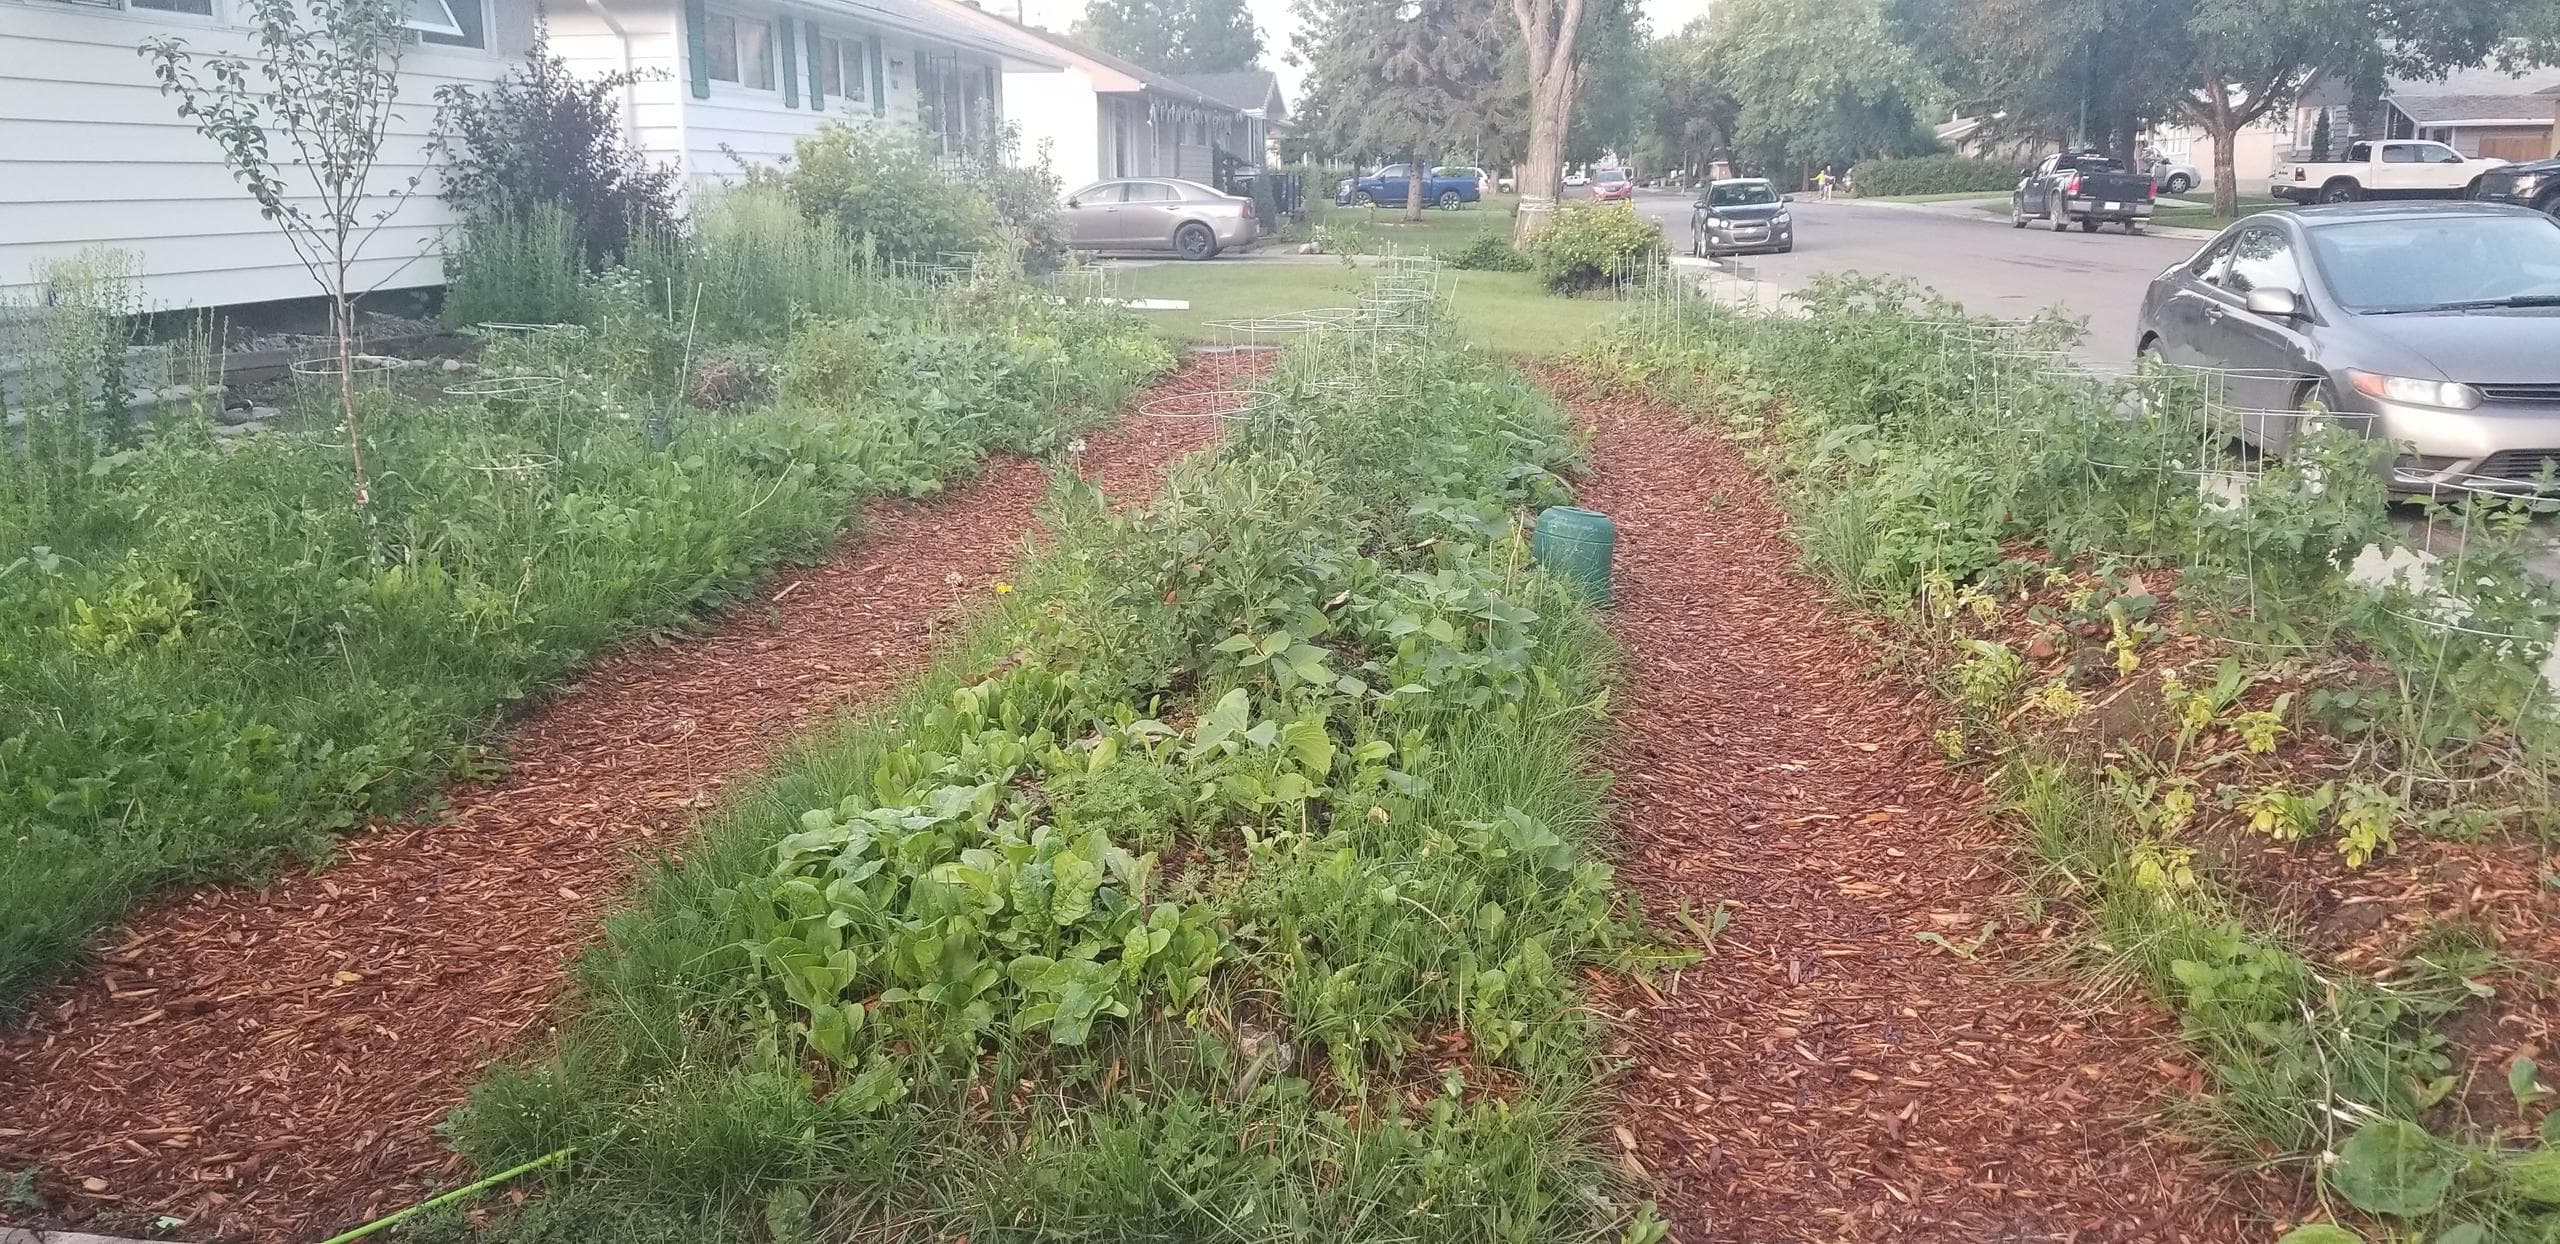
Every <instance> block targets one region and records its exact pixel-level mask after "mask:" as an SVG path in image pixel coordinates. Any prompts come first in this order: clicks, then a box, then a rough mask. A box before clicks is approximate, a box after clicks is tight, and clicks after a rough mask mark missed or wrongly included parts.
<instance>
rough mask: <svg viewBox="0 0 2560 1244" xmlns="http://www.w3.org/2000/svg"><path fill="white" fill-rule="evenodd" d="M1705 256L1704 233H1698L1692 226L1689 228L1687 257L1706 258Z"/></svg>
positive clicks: (1705, 241)
mask: <svg viewBox="0 0 2560 1244" xmlns="http://www.w3.org/2000/svg"><path fill="white" fill-rule="evenodd" d="M1706 257H1707V238H1706V235H1705V234H1702V233H1700V232H1698V231H1697V230H1696V229H1694V228H1693V229H1691V230H1689V258H1691V259H1704V258H1706Z"/></svg>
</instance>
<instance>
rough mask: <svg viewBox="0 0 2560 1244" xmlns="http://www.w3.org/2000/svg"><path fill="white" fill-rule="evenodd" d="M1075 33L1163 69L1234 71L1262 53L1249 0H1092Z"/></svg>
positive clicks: (1115, 53) (1167, 70) (1148, 65)
mask: <svg viewBox="0 0 2560 1244" xmlns="http://www.w3.org/2000/svg"><path fill="white" fill-rule="evenodd" d="M1075 33H1076V35H1077V37H1079V38H1081V39H1084V40H1085V41H1086V42H1088V43H1091V44H1093V45H1094V46H1095V47H1098V48H1101V49H1102V50H1103V51H1106V52H1109V53H1111V54H1112V55H1114V56H1120V57H1125V58H1127V59H1129V60H1133V61H1136V62H1137V63H1139V64H1141V65H1144V66H1146V67H1147V68H1149V69H1153V70H1155V71H1157V72H1158V73H1232V72H1235V71H1237V70H1243V69H1251V68H1253V66H1254V62H1255V61H1257V60H1259V59H1261V57H1262V35H1261V32H1260V31H1258V30H1256V29H1255V28H1254V24H1253V13H1252V11H1251V10H1249V9H1247V8H1246V7H1245V0H1092V4H1091V5H1090V6H1088V7H1087V8H1086V9H1085V14H1084V19H1083V20H1081V21H1079V22H1077V23H1076V26H1075Z"/></svg>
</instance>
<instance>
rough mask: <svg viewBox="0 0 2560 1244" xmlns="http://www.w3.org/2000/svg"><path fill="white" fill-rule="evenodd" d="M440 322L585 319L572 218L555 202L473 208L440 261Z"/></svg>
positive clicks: (583, 275)
mask: <svg viewBox="0 0 2560 1244" xmlns="http://www.w3.org/2000/svg"><path fill="white" fill-rule="evenodd" d="M444 280H445V288H444V322H445V323H446V324H448V325H452V326H454V327H457V328H467V327H470V326H471V325H474V324H575V323H579V322H581V321H583V320H585V319H586V318H587V264H586V256H585V254H584V251H583V245H582V243H581V242H580V241H579V238H578V225H577V221H576V220H575V219H574V218H573V217H571V216H570V214H569V212H568V210H567V209H565V208H563V207H561V206H560V205H559V204H557V203H530V204H525V205H521V206H512V207H511V206H498V207H492V208H489V209H487V210H483V211H478V212H474V213H473V214H472V215H471V217H470V218H469V219H467V220H465V221H464V222H463V225H462V232H461V235H460V238H459V240H458V241H457V242H456V243H455V245H454V246H453V248H452V250H451V251H450V252H448V253H447V254H446V255H445V260H444Z"/></svg>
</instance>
